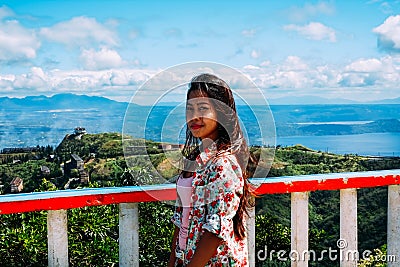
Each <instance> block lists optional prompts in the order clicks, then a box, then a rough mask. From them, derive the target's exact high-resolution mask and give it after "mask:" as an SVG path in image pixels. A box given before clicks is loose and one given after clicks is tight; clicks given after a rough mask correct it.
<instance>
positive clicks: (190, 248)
mask: <svg viewBox="0 0 400 267" xmlns="http://www.w3.org/2000/svg"><path fill="white" fill-rule="evenodd" d="M186 122H187V131H186V143H185V146H184V149H183V155H184V158H185V160H184V170H183V171H182V173H181V175H180V176H179V178H178V180H177V191H178V199H177V207H176V209H175V212H174V216H173V218H172V221H173V223H174V224H175V226H176V227H175V232H174V237H173V242H172V252H171V257H170V261H169V265H168V266H188V267H193V266H201V267H202V266H248V257H247V254H248V253H247V242H246V238H245V234H246V229H245V224H246V222H245V213H246V208H247V207H248V206H250V205H251V204H252V203H250V199H251V196H250V192H249V187H248V184H247V181H246V178H247V175H246V171H245V170H246V166H247V161H248V147H247V144H246V141H245V139H244V137H243V133H242V131H241V129H240V125H239V120H238V116H237V114H236V106H235V101H234V98H233V95H232V91H231V89H230V88H229V86H228V85H227V84H226V83H225V82H224V81H223V80H221V79H220V78H218V77H216V76H214V75H211V74H201V75H199V76H196V77H194V78H193V79H192V81H191V83H190V88H189V90H188V92H187V103H186Z"/></svg>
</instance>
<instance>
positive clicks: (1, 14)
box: [0, 6, 15, 19]
mask: <svg viewBox="0 0 400 267" xmlns="http://www.w3.org/2000/svg"><path fill="white" fill-rule="evenodd" d="M14 15H15V14H14V12H13V11H12V10H11V9H10V8H8V7H7V6H2V7H0V19H3V18H7V17H13V16H14Z"/></svg>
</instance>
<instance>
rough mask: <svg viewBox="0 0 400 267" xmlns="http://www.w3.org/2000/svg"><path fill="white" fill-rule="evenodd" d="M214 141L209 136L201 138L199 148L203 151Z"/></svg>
mask: <svg viewBox="0 0 400 267" xmlns="http://www.w3.org/2000/svg"><path fill="white" fill-rule="evenodd" d="M214 142H215V141H214V140H212V139H210V138H204V139H202V140H201V146H200V150H201V151H204V149H206V148H207V147H210V146H211V145H212V144H213V143H214Z"/></svg>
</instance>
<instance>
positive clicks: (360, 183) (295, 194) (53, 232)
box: [0, 170, 400, 267]
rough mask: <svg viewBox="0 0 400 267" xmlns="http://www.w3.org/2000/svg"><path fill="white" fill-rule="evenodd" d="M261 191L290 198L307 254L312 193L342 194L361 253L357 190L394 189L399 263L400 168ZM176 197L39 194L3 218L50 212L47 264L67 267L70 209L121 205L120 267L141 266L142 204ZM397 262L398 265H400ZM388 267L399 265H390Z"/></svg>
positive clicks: (391, 205)
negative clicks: (332, 191)
mask: <svg viewBox="0 0 400 267" xmlns="http://www.w3.org/2000/svg"><path fill="white" fill-rule="evenodd" d="M251 182H252V183H253V184H256V185H258V189H257V193H258V194H260V195H262V194H283V193H290V194H291V251H297V252H299V253H300V254H302V252H307V251H308V193H309V192H310V191H315V190H340V239H341V240H345V241H346V242H347V243H346V246H345V247H343V249H342V251H341V253H340V255H352V253H354V252H355V251H357V248H358V245H357V189H358V188H366V187H378V186H389V190H388V192H389V193H388V214H387V216H388V230H387V231H388V233H387V236H388V238H387V254H388V255H395V256H396V257H397V258H398V260H399V261H400V185H399V184H400V170H388V171H373V172H354V173H333V174H318V175H304V176H287V177H279V178H268V179H260V178H256V179H251ZM174 199H176V190H175V185H172V184H168V185H157V186H143V187H136V186H127V187H120V188H90V189H79V190H68V191H67V190H65V191H51V192H38V193H28V194H18V195H4V196H0V214H10V213H21V212H30V211H38V210H48V215H47V224H48V226H47V230H48V265H49V266H51V267H52V266H68V231H67V221H68V218H67V211H66V210H67V209H73V208H79V207H85V206H99V205H109V204H119V266H139V223H138V219H139V212H138V202H149V201H165V200H174ZM247 226H248V241H249V261H250V266H254V265H255V260H256V258H255V257H256V252H255V231H256V229H255V214H254V210H253V211H252V212H251V214H250V219H249V220H248V225H247ZM308 262H309V259H308V257H299V258H298V259H297V260H292V262H291V264H292V266H295V267H303V266H308ZM397 264H398V263H397ZM340 266H343V267H348V266H357V258H356V257H343V259H341V260H340ZM388 266H398V265H396V262H388Z"/></svg>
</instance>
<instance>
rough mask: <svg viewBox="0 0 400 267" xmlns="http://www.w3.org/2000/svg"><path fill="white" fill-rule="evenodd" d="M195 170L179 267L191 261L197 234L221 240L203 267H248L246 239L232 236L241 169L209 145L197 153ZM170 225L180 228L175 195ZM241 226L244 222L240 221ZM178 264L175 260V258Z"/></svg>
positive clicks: (238, 200)
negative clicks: (204, 234) (184, 246)
mask: <svg viewBox="0 0 400 267" xmlns="http://www.w3.org/2000/svg"><path fill="white" fill-rule="evenodd" d="M196 161H197V163H198V168H197V169H196V171H195V172H194V174H193V180H192V197H191V201H192V205H191V210H190V212H189V225H188V238H187V241H186V249H185V250H180V248H179V244H177V251H178V252H179V253H180V254H183V255H184V257H183V258H182V260H183V264H184V265H186V264H188V263H189V262H190V260H191V259H192V257H193V255H194V253H195V251H196V247H197V245H198V242H199V240H200V237H201V235H202V234H203V233H204V231H209V232H211V233H213V234H215V235H216V236H217V237H219V238H220V239H222V242H221V245H219V247H218V248H217V251H216V253H215V254H214V256H213V257H212V258H211V259H210V260H209V261H208V263H207V264H206V265H205V266H210V267H211V266H248V252H247V240H246V238H244V239H239V238H237V237H236V236H235V234H234V227H233V220H232V219H233V217H234V216H235V214H236V211H237V210H238V207H239V203H240V197H241V195H242V194H243V186H244V180H243V177H242V170H241V168H240V166H239V164H238V162H237V159H236V157H235V156H234V155H232V154H230V153H223V154H220V153H218V155H217V149H216V145H215V144H213V145H211V146H210V147H209V148H206V149H205V150H204V151H203V152H201V153H200V154H199V156H198V157H197V159H196ZM172 222H173V223H174V224H175V225H176V226H177V227H178V228H180V226H181V222H182V205H181V204H180V199H179V196H178V199H177V205H176V207H175V212H174V215H173V217H172ZM244 223H245V222H244ZM177 261H178V259H177Z"/></svg>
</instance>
